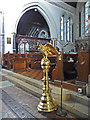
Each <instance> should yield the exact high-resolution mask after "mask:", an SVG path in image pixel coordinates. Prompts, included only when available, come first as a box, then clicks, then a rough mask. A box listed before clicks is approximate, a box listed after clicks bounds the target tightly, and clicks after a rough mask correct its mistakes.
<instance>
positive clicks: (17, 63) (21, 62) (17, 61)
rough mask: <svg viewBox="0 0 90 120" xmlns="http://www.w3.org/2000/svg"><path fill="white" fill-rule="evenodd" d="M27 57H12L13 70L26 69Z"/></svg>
mask: <svg viewBox="0 0 90 120" xmlns="http://www.w3.org/2000/svg"><path fill="white" fill-rule="evenodd" d="M26 62H27V58H14V59H13V71H16V70H22V69H23V70H26V69H27V66H26V65H27V64H26Z"/></svg>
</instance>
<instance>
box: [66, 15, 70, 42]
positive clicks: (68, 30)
mask: <svg viewBox="0 0 90 120" xmlns="http://www.w3.org/2000/svg"><path fill="white" fill-rule="evenodd" d="M66 36H67V37H66V38H67V41H70V17H69V18H68V20H67V29H66Z"/></svg>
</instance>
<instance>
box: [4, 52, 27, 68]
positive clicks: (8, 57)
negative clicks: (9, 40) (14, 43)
mask: <svg viewBox="0 0 90 120" xmlns="http://www.w3.org/2000/svg"><path fill="white" fill-rule="evenodd" d="M14 58H25V54H13V53H9V52H8V53H6V54H4V55H3V67H4V68H7V69H9V70H10V69H11V68H12V66H13V59H14Z"/></svg>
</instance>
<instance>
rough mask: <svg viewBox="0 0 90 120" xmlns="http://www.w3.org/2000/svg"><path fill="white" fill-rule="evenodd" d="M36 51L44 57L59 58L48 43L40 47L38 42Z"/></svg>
mask: <svg viewBox="0 0 90 120" xmlns="http://www.w3.org/2000/svg"><path fill="white" fill-rule="evenodd" d="M38 49H39V51H40V52H41V53H42V54H44V55H57V56H59V53H58V51H57V50H56V49H55V47H54V46H53V45H52V44H51V43H49V42H48V43H47V44H46V45H41V44H40V41H38Z"/></svg>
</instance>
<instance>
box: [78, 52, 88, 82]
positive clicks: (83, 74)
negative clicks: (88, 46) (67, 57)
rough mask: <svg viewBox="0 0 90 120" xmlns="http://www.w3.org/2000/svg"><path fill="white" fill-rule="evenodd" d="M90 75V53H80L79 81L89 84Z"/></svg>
mask: <svg viewBox="0 0 90 120" xmlns="http://www.w3.org/2000/svg"><path fill="white" fill-rule="evenodd" d="M89 74H90V52H88V51H79V52H78V63H77V75H78V78H77V81H80V82H86V83H88V75H89Z"/></svg>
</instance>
